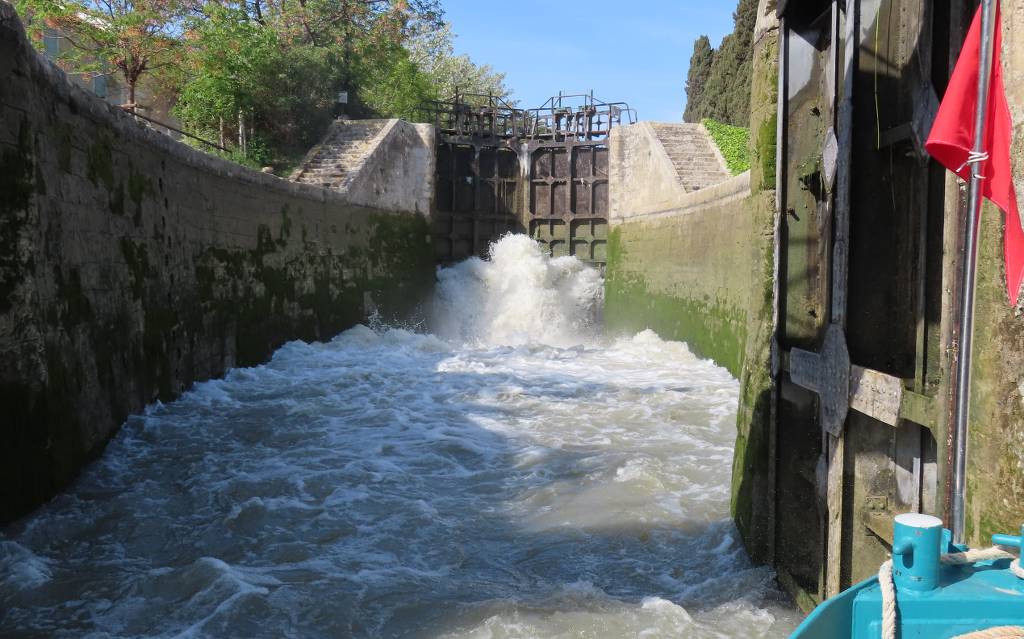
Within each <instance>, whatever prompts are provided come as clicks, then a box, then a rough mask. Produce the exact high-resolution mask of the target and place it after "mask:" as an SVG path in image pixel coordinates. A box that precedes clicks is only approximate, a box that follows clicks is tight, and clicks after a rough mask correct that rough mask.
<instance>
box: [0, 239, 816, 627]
mask: <svg viewBox="0 0 1024 639" xmlns="http://www.w3.org/2000/svg"><path fill="white" fill-rule="evenodd" d="M493 255H494V259H493V261H491V262H483V261H479V262H475V261H470V262H467V263H463V264H460V265H457V266H455V267H453V268H451V269H446V270H442V271H441V272H440V274H439V280H440V286H439V295H438V301H437V302H436V303H435V307H434V311H435V321H439V322H442V324H441V325H436V324H435V331H436V334H435V335H424V334H416V333H412V332H409V331H405V330H399V329H382V330H371V329H369V328H367V327H362V326H360V327H356V328H353V329H351V330H349V331H346V332H344V333H342V334H341V335H339V336H337V337H336V338H335V339H333V340H332V341H330V342H328V343H325V344H305V343H302V342H293V343H290V344H287V345H285V346H284V347H283V348H281V349H280V350H279V351H278V352H277V353H275V355H274V357H273V359H272V360H271V361H270V362H268V363H267V364H266V365H264V366H258V367H255V368H250V369H239V370H234V371H231V372H230V373H229V374H228V375H227V376H226V378H225V379H223V380H219V381H212V382H207V383H203V384H197V385H196V386H195V388H194V389H193V390H191V391H189V392H188V393H186V394H185V395H184V396H182V397H181V398H180V399H179V400H178V401H175V402H172V403H168V404H163V405H154V406H152V407H150V408H149V409H147V411H146V412H145V414H144V415H141V416H138V417H133V418H131V419H130V420H129V421H128V423H127V424H125V426H124V428H122V430H121V432H120V433H119V434H118V435H117V437H115V439H114V440H113V441H112V442H111V443H110V445H109V446H108V448H107V450H106V452H105V453H104V455H103V456H102V458H101V459H99V460H98V461H97V462H96V463H94V464H92V465H91V466H89V467H88V468H87V469H86V470H85V471H84V472H83V474H82V476H81V477H80V479H79V480H78V481H77V482H76V483H75V484H74V485H73V486H72V487H71V488H70V489H69V490H68V491H67V492H65V493H64V494H62V495H60V496H58V497H57V498H55V499H54V500H53V501H52V502H51V503H49V504H47V505H46V506H44V507H43V508H41V509H40V510H39V511H38V512H36V513H35V514H33V515H32V516H30V517H28V518H26V519H25V520H23V521H21V522H18V523H17V524H15V525H13V526H10V527H8V528H7V529H6V530H5V531H3V534H2V536H0V571H2V572H0V634H3V635H4V636H8V635H10V636H14V637H18V636H26V637H27V636H49V637H82V636H86V637H88V636H94V637H107V636H116V637H151V636H156V637H307V636H325V637H326V636H329V637H431V638H438V637H448V638H452V639H454V638H463V637H544V638H552V637H558V638H561V637H609V638H611V637H614V638H618V637H627V636H628V637H748V636H754V637H784V636H786V635H787V634H788V632H789V631H790V630H791V629H792V628H793V627H794V625H795V622H796V619H797V617H796V615H795V613H794V612H793V611H792V610H791V609H790V608H788V607H787V606H786V605H785V604H784V603H783V599H782V597H781V595H780V594H779V593H778V591H777V590H776V588H775V586H774V584H773V580H772V577H771V574H770V573H769V572H768V571H767V570H766V569H764V568H758V567H754V566H752V565H751V564H750V562H749V560H748V558H747V557H746V556H745V554H744V552H743V550H742V546H741V544H740V543H739V540H738V537H737V533H736V531H735V529H734V527H733V525H732V524H731V522H730V521H729V520H728V502H729V481H730V476H731V464H732V445H733V439H734V436H735V432H734V425H733V420H734V418H735V403H736V399H737V395H738V385H737V383H736V381H735V380H734V379H732V378H731V377H730V376H729V374H728V373H727V372H726V371H724V370H723V369H721V368H718V367H716V366H714V365H713V364H711V363H710V362H707V361H703V360H700V359H698V358H696V357H694V356H693V355H692V354H691V353H690V351H689V350H688V349H687V348H686V346H685V345H683V344H678V343H672V342H665V341H662V340H660V339H659V338H658V337H657V336H656V335H654V334H653V333H651V332H649V331H644V332H642V333H640V334H638V335H636V336H633V337H630V338H624V339H618V340H603V339H602V338H601V337H600V336H599V334H598V333H597V323H596V322H597V319H596V318H597V317H598V316H599V310H600V299H601V297H600V278H599V275H598V274H597V273H596V271H594V270H592V269H590V268H588V267H586V266H584V265H582V264H580V263H579V262H576V261H575V260H573V259H564V258H563V259H559V260H549V259H546V258H544V256H543V255H542V254H541V253H540V251H539V249H538V248H537V247H536V246H535V245H534V244H532V243H531V242H529V241H528V240H525V239H524V238H520V237H512V238H506V239H504V240H502V241H501V242H500V243H499V244H498V245H497V246H495V247H494V251H493ZM467 304H468V305H469V306H466V305H467ZM446 305H447V306H446ZM463 311H466V312H467V314H466V315H463ZM469 311H472V312H469Z"/></svg>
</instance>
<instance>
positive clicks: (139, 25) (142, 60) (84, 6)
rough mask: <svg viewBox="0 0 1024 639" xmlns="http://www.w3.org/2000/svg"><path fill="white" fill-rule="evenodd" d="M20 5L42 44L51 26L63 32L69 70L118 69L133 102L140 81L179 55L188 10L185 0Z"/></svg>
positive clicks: (57, 0) (25, 1)
mask: <svg viewBox="0 0 1024 639" xmlns="http://www.w3.org/2000/svg"><path fill="white" fill-rule="evenodd" d="M16 8H17V10H18V12H19V13H20V14H21V15H23V16H26V17H27V22H28V24H27V28H28V31H29V36H30V37H31V38H32V39H33V40H34V41H35V42H36V43H37V44H39V43H41V40H42V33H43V31H45V30H47V29H53V30H56V31H57V32H59V33H60V34H62V36H63V41H64V42H65V43H67V46H66V47H64V48H63V50H62V51H61V52H60V59H59V62H61V64H62V66H64V67H65V68H66V69H68V70H73V71H75V72H78V73H105V72H106V70H107V69H109V68H112V69H117V70H118V71H119V72H120V74H121V76H122V77H123V79H124V82H125V85H126V86H127V87H128V102H129V103H130V104H132V105H133V106H134V103H135V89H136V86H137V85H138V83H139V80H141V79H142V78H143V77H144V76H146V75H148V74H150V73H152V72H153V71H156V70H158V69H161V68H163V67H166V66H167V65H170V64H173V63H174V62H175V60H176V59H177V55H178V49H179V48H180V44H181V41H180V40H179V39H178V38H177V37H176V36H177V33H178V31H179V27H180V23H181V18H182V16H183V15H184V13H185V11H186V7H185V5H184V4H183V2H182V1H181V0H17V2H16Z"/></svg>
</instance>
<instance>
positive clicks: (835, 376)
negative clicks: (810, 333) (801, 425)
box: [789, 324, 850, 436]
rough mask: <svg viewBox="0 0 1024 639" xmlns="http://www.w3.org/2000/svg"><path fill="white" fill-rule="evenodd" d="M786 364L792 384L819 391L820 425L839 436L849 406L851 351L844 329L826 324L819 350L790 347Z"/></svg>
mask: <svg viewBox="0 0 1024 639" xmlns="http://www.w3.org/2000/svg"><path fill="white" fill-rule="evenodd" d="M789 367H790V370H789V377H790V379H791V380H792V381H793V383H794V384H797V385H798V386H803V387H804V388H806V389H807V390H811V391H814V392H815V393H817V394H818V398H819V399H818V405H819V407H820V410H821V427H822V429H824V430H825V431H826V432H828V433H829V434H831V435H833V436H838V435H839V434H840V433H841V432H843V424H844V423H845V422H846V414H847V412H849V409H850V352H849V351H848V350H847V348H846V334H845V333H844V332H843V329H842V328H841V327H840V326H838V325H837V324H829V326H828V328H827V329H826V330H825V341H824V342H823V343H822V345H821V352H820V353H813V352H811V351H805V350H803V349H800V348H794V349H792V350H791V351H790V353H789Z"/></svg>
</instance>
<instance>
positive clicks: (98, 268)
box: [0, 2, 433, 521]
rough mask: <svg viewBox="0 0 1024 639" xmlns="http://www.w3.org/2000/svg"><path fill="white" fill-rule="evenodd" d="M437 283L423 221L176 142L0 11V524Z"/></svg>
mask: <svg viewBox="0 0 1024 639" xmlns="http://www.w3.org/2000/svg"><path fill="white" fill-rule="evenodd" d="M432 281H433V255H432V250H431V246H430V240H429V228H428V223H427V220H426V219H425V218H424V217H423V216H422V215H418V214H395V213H390V212H387V211H384V210H373V209H370V208H365V207H358V206H354V205H352V204H351V203H350V202H348V201H347V200H346V199H344V198H343V197H341V196H338V195H337V194H332V193H331V192H329V191H326V190H324V189H321V188H315V187H311V186H306V185H298V184H292V183H289V182H286V181H284V180H280V179H277V178H275V177H273V176H269V175H263V174H259V173H254V172H251V171H248V170H246V169H243V168H241V167H238V166H235V165H232V164H230V163H227V162H224V161H220V160H218V159H216V158H212V157H210V156H207V155H205V154H203V153H200V152H197V151H194V150H192V149H189V148H188V147H185V146H183V145H180V144H178V143H176V142H174V141H172V140H171V139H169V138H167V137H165V136H163V135H161V134H159V133H155V132H152V131H150V130H148V129H145V128H143V127H142V126H140V125H138V124H136V123H135V122H134V121H133V120H132V119H131V118H130V117H128V116H127V115H125V114H123V113H121V112H119V111H117V110H116V109H113V108H112V107H110V106H108V105H107V104H105V103H103V102H102V101H100V100H98V99H97V98H95V97H94V96H92V95H89V94H87V93H85V92H83V91H82V90H80V89H78V88H77V87H74V86H73V85H71V84H70V83H69V82H68V81H67V80H66V78H65V77H64V76H63V74H62V73H60V72H59V71H58V70H57V69H56V68H55V67H53V66H52V65H51V64H50V63H48V62H46V61H45V60H43V59H42V58H41V57H39V56H37V55H36V53H35V52H34V51H33V50H32V48H31V46H30V45H29V44H28V42H27V41H26V39H25V36H24V32H23V30H22V27H21V25H20V23H19V21H18V19H17V17H16V16H15V15H14V12H13V9H12V8H11V7H10V5H8V4H6V3H3V2H0V361H2V362H3V366H0V414H2V415H3V419H2V420H0V437H2V444H3V445H2V446H0V521H2V520H9V519H10V518H12V517H14V516H17V515H19V514H22V513H24V512H26V511H27V510H28V509H30V508H32V507H33V506H35V505H37V504H39V503H40V502H42V501H43V500H45V499H46V498H47V497H49V496H50V495H51V494H53V492H54V491H55V490H58V489H59V488H60V487H61V486H63V485H64V484H65V483H66V482H67V481H68V480H69V479H70V478H71V477H73V475H74V473H75V472H76V470H77V469H78V468H80V467H81V465H82V464H83V463H85V462H86V461H87V460H88V459H89V458H90V457H92V456H94V455H96V454H97V453H98V452H99V451H100V450H101V449H102V446H103V444H104V442H105V441H106V440H107V439H108V438H109V437H110V436H111V434H112V433H113V432H114V431H115V430H116V429H117V427H118V426H119V424H121V423H122V422H123V420H124V419H125V417H126V416H127V415H129V414H130V413H132V412H136V411H139V410H140V409H141V408H142V407H143V406H145V405H146V404H147V403H149V402H152V401H154V400H158V399H159V400H168V399H171V398H173V397H174V396H176V395H178V394H179V393H181V392H182V391H183V390H185V389H186V388H188V387H189V386H190V385H191V384H192V383H193V382H195V381H198V380H203V379H208V378H211V377H216V376H219V375H221V374H223V373H224V372H225V370H226V369H228V368H229V367H232V366H243V365H252V364H257V363H259V362H261V361H264V360H265V359H266V358H267V357H268V356H269V355H270V353H271V352H272V351H273V350H274V349H275V348H276V347H278V346H279V345H281V344H282V343H283V342H285V341H287V340H291V339H305V340H314V339H327V338H330V337H331V336H332V335H334V334H335V333H337V332H339V331H341V330H343V329H345V328H347V327H349V326H351V325H353V324H354V323H357V322H359V321H362V320H363V319H364V317H365V315H366V313H367V310H368V308H369V307H371V306H373V305H376V306H379V307H380V308H381V309H382V310H385V311H388V310H390V311H394V312H396V313H397V312H400V311H403V310H406V309H407V308H408V307H410V306H411V305H413V304H414V303H415V302H416V300H417V299H418V297H419V295H420V293H421V292H422V291H423V289H425V288H427V287H429V286H430V284H431V283H432Z"/></svg>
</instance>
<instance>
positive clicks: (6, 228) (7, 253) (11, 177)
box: [0, 118, 36, 313]
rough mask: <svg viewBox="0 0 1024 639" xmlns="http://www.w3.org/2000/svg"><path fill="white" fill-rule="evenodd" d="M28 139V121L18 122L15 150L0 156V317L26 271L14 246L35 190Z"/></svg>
mask: <svg viewBox="0 0 1024 639" xmlns="http://www.w3.org/2000/svg"><path fill="white" fill-rule="evenodd" d="M31 139H32V134H31V132H30V130H29V124H28V120H27V119H26V118H22V120H21V123H20V124H19V126H18V145H17V147H15V148H13V149H12V148H7V147H5V148H4V149H3V152H2V153H0V313H2V312H6V311H8V310H10V308H11V306H12V302H11V296H12V295H13V294H14V291H15V289H16V288H17V287H18V285H19V284H21V282H22V281H23V280H24V279H25V276H26V275H27V271H28V268H29V262H28V260H26V259H25V258H23V257H22V255H21V251H20V250H19V246H18V244H19V240H20V239H21V231H22V228H24V226H25V224H26V221H27V217H28V207H29V204H30V203H31V201H32V194H33V192H35V190H36V186H35V176H36V171H35V167H34V162H33V159H34V156H33V153H32V146H31Z"/></svg>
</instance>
